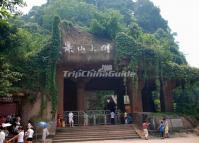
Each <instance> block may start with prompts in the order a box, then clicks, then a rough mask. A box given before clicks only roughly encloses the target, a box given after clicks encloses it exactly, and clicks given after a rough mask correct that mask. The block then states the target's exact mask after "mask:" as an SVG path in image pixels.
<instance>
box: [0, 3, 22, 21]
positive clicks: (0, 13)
mask: <svg viewBox="0 0 199 143" xmlns="http://www.w3.org/2000/svg"><path fill="white" fill-rule="evenodd" d="M24 5H25V3H24V2H23V0H1V1H0V20H2V19H7V18H9V17H10V16H12V15H15V14H18V13H19V11H18V10H17V7H19V6H24Z"/></svg>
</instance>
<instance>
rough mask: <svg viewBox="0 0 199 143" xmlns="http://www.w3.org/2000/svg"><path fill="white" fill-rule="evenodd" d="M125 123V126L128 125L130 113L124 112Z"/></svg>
mask: <svg viewBox="0 0 199 143" xmlns="http://www.w3.org/2000/svg"><path fill="white" fill-rule="evenodd" d="M124 121H125V124H128V113H127V112H126V111H125V112H124Z"/></svg>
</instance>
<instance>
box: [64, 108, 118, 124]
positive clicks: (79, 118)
mask: <svg viewBox="0 0 199 143" xmlns="http://www.w3.org/2000/svg"><path fill="white" fill-rule="evenodd" d="M69 112H72V113H73V120H74V125H76V126H82V125H84V123H85V120H86V121H87V122H88V125H107V124H111V112H110V111H109V110H88V111H85V112H84V111H64V121H65V124H66V125H68V124H69V123H68V120H69V119H68V114H69ZM85 114H87V116H85ZM86 118H87V119H86ZM120 119H121V112H120V111H119V110H117V111H115V118H114V120H115V124H120V123H121V120H120Z"/></svg>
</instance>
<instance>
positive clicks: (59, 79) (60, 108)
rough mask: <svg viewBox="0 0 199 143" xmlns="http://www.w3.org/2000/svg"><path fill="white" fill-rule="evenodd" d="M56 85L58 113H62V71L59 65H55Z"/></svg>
mask: <svg viewBox="0 0 199 143" xmlns="http://www.w3.org/2000/svg"><path fill="white" fill-rule="evenodd" d="M56 78H57V86H58V114H61V115H63V113H64V73H63V71H62V69H61V68H60V67H57V73H56Z"/></svg>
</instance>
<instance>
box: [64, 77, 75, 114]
mask: <svg viewBox="0 0 199 143" xmlns="http://www.w3.org/2000/svg"><path fill="white" fill-rule="evenodd" d="M76 110H77V86H76V83H75V82H74V81H72V80H71V79H65V80H64V111H76Z"/></svg>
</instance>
